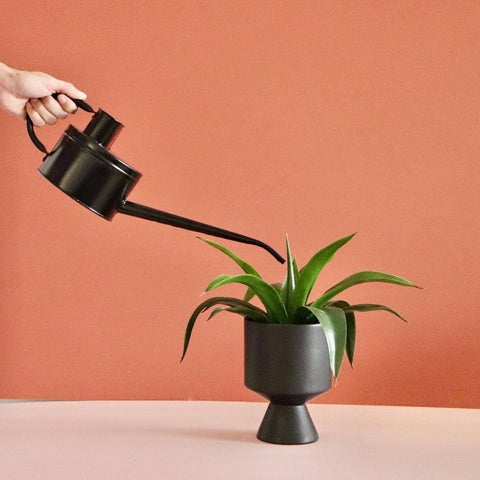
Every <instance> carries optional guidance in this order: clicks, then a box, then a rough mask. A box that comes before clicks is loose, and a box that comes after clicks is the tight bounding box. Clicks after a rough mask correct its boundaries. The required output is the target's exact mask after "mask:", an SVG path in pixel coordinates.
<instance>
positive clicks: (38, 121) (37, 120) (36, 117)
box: [25, 102, 46, 127]
mask: <svg viewBox="0 0 480 480" xmlns="http://www.w3.org/2000/svg"><path fill="white" fill-rule="evenodd" d="M25 108H26V110H27V113H28V116H29V117H30V119H31V120H32V123H33V124H34V125H35V126H36V127H44V126H45V125H46V122H45V120H43V118H42V117H41V116H40V114H39V113H38V112H37V111H36V110H35V109H34V108H33V106H32V104H31V103H30V102H27V104H26V105H25Z"/></svg>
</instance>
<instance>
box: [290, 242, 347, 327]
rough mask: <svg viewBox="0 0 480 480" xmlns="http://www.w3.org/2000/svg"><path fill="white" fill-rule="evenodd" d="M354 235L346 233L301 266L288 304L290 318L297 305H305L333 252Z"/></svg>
mask: <svg viewBox="0 0 480 480" xmlns="http://www.w3.org/2000/svg"><path fill="white" fill-rule="evenodd" d="M354 235H355V234H353V235H348V236H347V237H344V238H341V239H340V240H337V241H336V242H333V243H331V244H330V245H328V246H327V247H325V248H323V249H322V250H320V251H319V252H317V253H316V254H315V255H314V256H313V257H312V258H311V259H310V260H309V262H308V263H307V264H306V265H305V266H304V267H303V268H302V270H301V272H300V274H299V277H298V282H297V285H296V287H295V290H294V292H293V293H292V295H291V300H290V302H289V306H288V314H289V316H290V317H291V318H293V316H294V315H295V311H296V309H297V308H298V307H301V306H303V305H306V303H307V300H308V296H309V295H310V292H311V290H312V288H313V286H314V284H315V282H316V281H317V278H318V275H319V274H320V272H321V271H322V269H323V267H324V266H325V265H326V264H327V263H328V262H329V261H330V260H331V259H332V258H333V256H334V255H335V252H336V251H337V250H338V249H339V248H341V247H342V246H343V245H345V244H346V243H347V242H348V241H350V240H351V239H352V238H353V236H354Z"/></svg>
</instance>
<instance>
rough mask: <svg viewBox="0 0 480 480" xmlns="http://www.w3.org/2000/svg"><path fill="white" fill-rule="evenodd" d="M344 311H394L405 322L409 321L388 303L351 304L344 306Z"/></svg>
mask: <svg viewBox="0 0 480 480" xmlns="http://www.w3.org/2000/svg"><path fill="white" fill-rule="evenodd" d="M342 309H343V311H344V312H372V311H375V310H384V311H386V312H389V313H392V314H393V315H395V316H396V317H398V318H400V319H401V320H403V321H404V322H407V319H406V318H404V317H402V315H400V314H399V313H398V312H396V311H395V310H394V309H393V308H390V307H387V306H386V305H377V304H375V303H360V304H358V305H350V306H348V307H347V308H343V307H342Z"/></svg>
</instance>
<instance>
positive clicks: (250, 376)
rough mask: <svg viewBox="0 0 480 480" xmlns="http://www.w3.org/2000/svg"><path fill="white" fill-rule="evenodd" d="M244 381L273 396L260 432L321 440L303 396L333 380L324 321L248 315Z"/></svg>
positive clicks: (262, 436)
mask: <svg viewBox="0 0 480 480" xmlns="http://www.w3.org/2000/svg"><path fill="white" fill-rule="evenodd" d="M244 328H245V386H246V387H247V388H249V389H250V390H253V391H254V392H256V393H258V394H260V395H261V396H263V397H265V398H266V399H268V400H270V404H269V406H268V409H267V412H266V414H265V416H264V418H263V421H262V423H261V425H260V429H259V430H258V434H257V438H258V439H259V440H262V441H264V442H268V443H279V444H284V445H295V444H302V443H312V442H315V441H316V440H318V433H317V431H316V429H315V426H314V425H313V422H312V419H311V417H310V414H309V413H308V410H307V407H306V405H305V402H306V401H307V400H310V399H312V398H314V397H316V396H317V395H320V394H321V393H324V392H326V391H327V390H329V389H330V387H331V385H332V379H331V371H330V360H329V353H328V346H327V340H326V338H325V333H324V331H323V327H322V326H321V325H320V324H315V325H287V324H272V323H259V322H254V321H253V320H250V319H248V318H246V319H245V326H244Z"/></svg>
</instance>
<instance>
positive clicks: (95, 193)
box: [27, 94, 285, 263]
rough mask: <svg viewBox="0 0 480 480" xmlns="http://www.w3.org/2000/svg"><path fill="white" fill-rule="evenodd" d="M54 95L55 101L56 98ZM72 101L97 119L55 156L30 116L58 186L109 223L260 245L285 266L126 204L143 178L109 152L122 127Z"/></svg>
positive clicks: (200, 227)
mask: <svg viewBox="0 0 480 480" xmlns="http://www.w3.org/2000/svg"><path fill="white" fill-rule="evenodd" d="M53 96H54V97H56V94H54V95H53ZM73 101H74V102H75V104H76V105H77V106H78V107H80V108H81V109H83V110H85V111H87V112H90V113H95V114H94V115H93V117H92V119H91V120H90V123H89V124H88V125H87V127H86V128H85V130H84V131H83V132H80V130H77V129H76V128H75V127H74V126H72V125H70V126H69V127H68V128H67V129H66V130H65V132H64V133H63V136H62V138H61V139H60V140H59V142H58V143H57V145H56V146H55V147H54V149H53V150H52V151H51V152H50V153H48V151H47V149H46V148H45V147H44V145H43V144H42V143H41V142H40V140H39V139H38V138H37V136H36V135H35V132H34V130H33V124H32V121H31V120H30V118H29V117H28V116H27V131H28V134H29V136H30V138H31V140H32V141H33V143H34V144H35V146H36V147H37V148H38V149H39V150H40V151H42V152H43V153H45V154H46V156H45V157H44V159H43V164H42V166H41V167H40V168H39V169H38V170H39V172H40V173H41V174H42V175H43V176H44V177H45V178H46V179H47V180H49V181H50V182H51V183H53V184H54V185H55V186H56V187H58V188H59V189H60V190H62V191H63V192H65V193H66V194H67V195H69V196H70V197H72V198H73V199H75V200H76V201H77V202H79V203H81V204H82V205H83V206H85V207H87V208H88V209H89V210H91V211H92V212H95V213H96V214H97V215H100V216H101V217H103V218H105V219H106V220H111V219H112V218H113V216H114V215H115V214H116V213H124V214H126V215H132V216H134V217H140V218H143V219H145V220H152V221H154V222H159V223H165V224H167V225H172V226H174V227H179V228H183V229H186V230H193V231H194V232H201V233H205V234H207V235H213V236H216V237H221V238H226V239H228V240H234V241H236V242H241V243H248V244H251V245H257V246H259V247H261V248H264V249H265V250H267V251H268V252H269V253H271V254H272V255H273V256H274V257H275V258H276V259H277V260H278V261H279V262H281V263H284V262H285V260H284V259H283V258H282V257H281V256H280V255H279V254H278V253H277V252H276V251H275V250H274V249H273V248H272V247H270V246H269V245H267V244H266V243H263V242H261V241H259V240H256V239H254V238H251V237H247V236H245V235H241V234H239V233H234V232H230V231H228V230H224V229H222V228H218V227H214V226H211V225H207V224H205V223H200V222H197V221H195V220H190V219H188V218H184V217H180V216H178V215H173V214H171V213H167V212H162V211H160V210H156V209H154V208H150V207H146V206H143V205H139V204H137V203H133V202H129V201H128V200H126V197H127V196H128V194H129V193H130V191H131V190H132V188H133V187H134V186H135V184H136V183H137V182H138V180H139V179H140V177H141V173H139V172H138V171H136V170H135V169H133V168H132V167H130V166H129V165H127V164H126V163H125V162H124V161H122V160H120V159H119V158H118V157H116V156H115V155H113V154H112V153H111V152H110V151H109V148H110V147H111V145H112V143H113V142H114V140H115V138H116V137H117V136H118V134H119V133H120V130H121V129H122V128H123V125H122V124H121V123H119V122H117V121H116V120H115V119H114V118H113V117H112V116H111V115H109V114H108V113H107V112H104V111H103V110H101V109H99V110H98V111H97V112H95V111H94V110H93V108H92V107H91V106H90V105H88V103H86V102H84V101H83V100H73Z"/></svg>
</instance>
